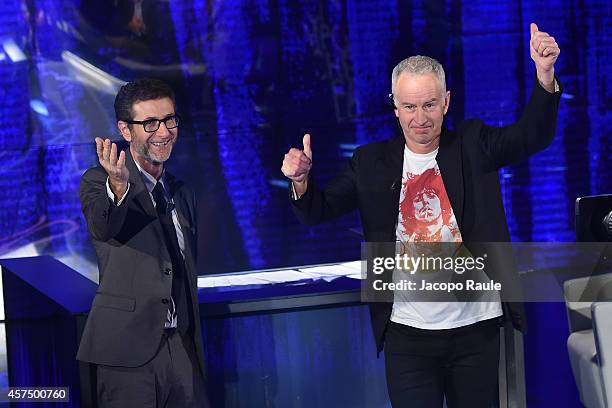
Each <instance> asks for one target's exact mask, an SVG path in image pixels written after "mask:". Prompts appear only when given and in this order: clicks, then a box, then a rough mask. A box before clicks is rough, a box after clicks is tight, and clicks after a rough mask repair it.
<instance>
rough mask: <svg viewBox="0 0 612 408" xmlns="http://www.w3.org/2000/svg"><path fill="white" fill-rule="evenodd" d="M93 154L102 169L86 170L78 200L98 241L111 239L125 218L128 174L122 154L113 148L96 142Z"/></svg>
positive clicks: (114, 145) (103, 142)
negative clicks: (96, 156)
mask: <svg viewBox="0 0 612 408" xmlns="http://www.w3.org/2000/svg"><path fill="white" fill-rule="evenodd" d="M96 152H97V154H98V161H99V162H100V165H101V166H102V169H100V168H99V167H97V168H92V169H89V170H87V171H86V172H85V174H83V176H82V177H81V186H80V189H79V198H80V200H81V208H82V210H83V214H84V215H85V220H86V221H87V228H88V230H89V233H90V234H91V236H92V237H93V238H94V239H96V240H99V241H107V240H109V239H111V238H113V237H114V236H115V235H117V233H118V232H119V230H120V229H121V226H122V225H123V222H124V220H125V216H126V214H127V208H128V206H127V201H128V197H127V196H128V195H129V184H128V180H129V178H130V172H129V170H128V169H127V167H126V166H125V154H126V153H125V152H123V151H122V152H121V153H119V155H117V145H116V144H115V143H111V141H110V140H108V139H106V140H105V141H103V140H102V139H100V138H96Z"/></svg>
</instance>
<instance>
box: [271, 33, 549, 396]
mask: <svg viewBox="0 0 612 408" xmlns="http://www.w3.org/2000/svg"><path fill="white" fill-rule="evenodd" d="M530 30H531V41H530V54H531V58H532V59H533V61H534V63H535V69H536V75H537V80H536V81H535V85H534V89H533V91H532V95H531V99H530V101H529V103H528V105H527V107H526V108H525V111H524V112H523V114H522V116H521V117H520V119H519V120H518V121H517V122H516V123H515V124H513V125H512V126H506V127H503V128H496V127H491V126H488V125H485V124H484V123H483V122H482V121H480V120H470V121H464V122H462V123H461V124H460V125H459V126H458V127H457V129H456V130H455V131H454V132H451V131H450V130H448V129H445V128H443V119H444V115H446V113H447V111H448V107H449V104H450V96H451V94H450V92H449V91H447V90H446V83H445V77H444V70H443V69H442V66H441V65H440V64H439V63H438V62H437V61H436V60H434V59H432V58H429V57H424V56H414V57H410V58H408V59H405V60H403V61H402V62H400V63H399V64H398V65H397V66H396V67H395V69H394V70H393V73H392V78H391V81H392V88H391V89H392V94H391V95H390V96H391V99H392V102H393V106H394V112H395V116H396V118H397V120H398V122H399V125H400V127H401V133H402V135H401V137H397V138H394V139H390V140H387V141H383V142H377V143H371V144H368V145H365V146H361V147H359V148H358V149H356V150H355V153H354V154H353V157H352V159H351V161H350V164H349V165H348V166H347V167H346V168H345V170H344V171H343V172H342V173H341V174H340V175H338V176H337V177H336V178H335V179H333V180H332V181H331V182H330V183H329V184H328V185H327V187H326V188H325V189H323V190H320V189H317V188H316V186H315V182H314V181H313V180H312V178H309V172H310V170H311V168H312V149H311V144H310V135H308V134H306V135H305V136H304V139H303V145H304V147H303V149H302V150H299V149H291V150H290V151H289V152H288V153H287V154H286V155H285V158H284V160H283V165H282V168H281V170H282V172H283V173H284V174H285V176H286V177H288V178H289V179H290V180H291V181H292V183H291V196H292V201H291V202H292V205H293V208H294V211H295V213H296V215H297V216H298V218H299V219H300V220H301V221H302V222H303V223H305V224H308V225H313V224H317V223H320V222H324V221H327V220H330V219H333V218H336V217H338V216H340V215H342V214H345V213H347V212H349V211H352V210H353V209H359V212H360V215H361V220H362V224H363V230H364V235H365V240H366V241H367V242H398V241H400V242H402V243H404V242H406V243H411V242H423V241H425V242H455V243H465V245H466V246H467V247H468V248H470V246H472V247H473V248H474V247H475V246H476V245H477V244H478V243H485V242H507V241H510V234H509V232H508V227H507V223H506V219H505V213H504V208H503V202H502V196H501V188H500V185H499V175H498V170H499V169H500V168H501V167H503V166H506V165H508V164H511V163H516V162H519V161H522V160H525V159H526V158H528V157H529V156H530V155H531V154H534V153H536V152H538V151H540V150H543V149H544V148H546V147H547V146H548V145H549V144H550V143H551V142H552V140H553V137H554V135H555V124H556V120H557V110H558V105H559V100H560V96H561V91H560V86H559V84H558V82H557V80H556V79H555V76H554V64H555V61H556V60H557V57H558V56H559V53H560V50H559V47H558V45H557V43H556V42H555V39H554V38H553V37H551V36H550V35H549V34H547V33H545V32H541V31H539V30H538V27H537V26H536V25H535V24H533V23H532V24H531V27H530ZM429 191H435V194H433V193H432V194H429V193H427V192H429ZM428 222H431V223H437V224H436V225H433V224H432V225H431V228H420V230H419V231H421V232H420V233H418V234H415V233H414V231H415V225H416V224H417V223H421V224H422V223H428ZM439 224H442V225H439ZM444 231H446V232H445V233H444ZM492 258H493V257H489V259H488V260H487V267H486V272H487V274H488V275H490V277H491V279H495V280H496V281H501V282H503V283H505V282H508V279H511V278H508V275H510V274H511V271H509V268H508V266H506V265H504V262H500V259H496V260H494V259H492ZM495 294H496V295H497V296H496V297H492V298H487V301H478V302H474V301H472V302H470V301H455V302H415V301H409V300H405V299H403V298H402V296H401V293H400V294H399V296H398V293H397V292H396V293H395V294H394V295H395V297H394V301H393V302H392V303H371V304H370V313H371V320H372V327H373V332H374V336H375V340H376V345H377V349H378V352H379V353H380V351H382V350H383V347H384V353H385V366H386V377H387V387H388V390H389V396H390V399H391V403H392V405H393V406H394V407H411V408H412V407H436V408H439V407H441V406H442V404H443V401H444V399H446V403H447V406H448V407H450V408H452V407H469V408H478V407H482V408H485V407H490V406H495V405H496V404H497V400H498V395H497V392H498V391H497V390H498V379H497V377H498V365H499V324H500V322H501V321H502V319H503V320H504V321H507V322H511V323H512V324H513V325H514V327H516V328H518V329H520V330H524V329H525V323H526V321H525V316H524V311H523V308H522V304H520V303H505V302H501V301H500V297H499V294H497V293H495Z"/></svg>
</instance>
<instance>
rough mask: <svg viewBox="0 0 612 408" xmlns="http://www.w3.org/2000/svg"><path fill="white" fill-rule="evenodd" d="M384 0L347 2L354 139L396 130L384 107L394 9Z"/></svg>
mask: <svg viewBox="0 0 612 408" xmlns="http://www.w3.org/2000/svg"><path fill="white" fill-rule="evenodd" d="M388 3H389V2H388V1H384V0H379V1H368V2H347V20H348V22H347V23H348V32H349V44H350V52H351V63H352V65H353V78H354V83H355V92H354V94H355V107H356V118H355V122H356V123H355V143H357V144H358V145H361V144H364V143H368V142H372V141H375V140H383V139H387V138H389V137H392V136H394V135H396V134H397V128H396V127H395V124H394V123H393V119H391V120H389V119H390V118H392V117H393V112H392V110H391V109H390V108H389V109H384V108H385V104H386V103H387V95H388V94H389V93H390V92H391V68H392V67H393V66H394V64H395V63H397V62H399V61H392V57H391V56H392V47H393V43H394V40H395V38H396V35H397V34H396V33H397V30H398V28H399V27H398V25H399V21H398V12H397V9H396V8H395V7H388Z"/></svg>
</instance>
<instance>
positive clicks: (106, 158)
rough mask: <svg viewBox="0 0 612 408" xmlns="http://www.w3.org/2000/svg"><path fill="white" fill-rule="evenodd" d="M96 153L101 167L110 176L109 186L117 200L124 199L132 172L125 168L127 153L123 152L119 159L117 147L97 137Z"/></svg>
mask: <svg viewBox="0 0 612 408" xmlns="http://www.w3.org/2000/svg"><path fill="white" fill-rule="evenodd" d="M96 152H97V153H98V161H99V162H100V165H101V166H102V167H103V168H104V170H106V174H108V184H109V185H110V188H111V190H112V191H113V194H115V197H117V199H119V198H121V197H123V195H124V194H125V192H126V191H127V188H128V180H129V179H130V171H129V170H128V168H127V167H126V166H125V152H124V151H122V152H121V153H119V157H117V145H116V144H115V143H111V141H110V139H106V140H102V138H100V137H96Z"/></svg>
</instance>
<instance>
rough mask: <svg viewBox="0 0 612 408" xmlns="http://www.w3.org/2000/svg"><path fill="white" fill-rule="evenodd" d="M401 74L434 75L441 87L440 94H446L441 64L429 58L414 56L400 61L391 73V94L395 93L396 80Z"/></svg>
mask: <svg viewBox="0 0 612 408" xmlns="http://www.w3.org/2000/svg"><path fill="white" fill-rule="evenodd" d="M402 73H407V74H416V75H424V74H434V75H435V76H436V78H438V81H439V82H440V85H441V86H442V93H444V94H446V77H445V75H444V68H442V64H440V63H439V62H438V61H436V60H435V59H433V58H431V57H426V56H424V55H414V56H412V57H410V58H406V59H405V60H402V61H401V62H400V63H399V64H397V65H396V66H395V68H393V73H391V92H392V93H395V84H396V83H397V78H399V76H400V74H402ZM394 97H395V96H394Z"/></svg>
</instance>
